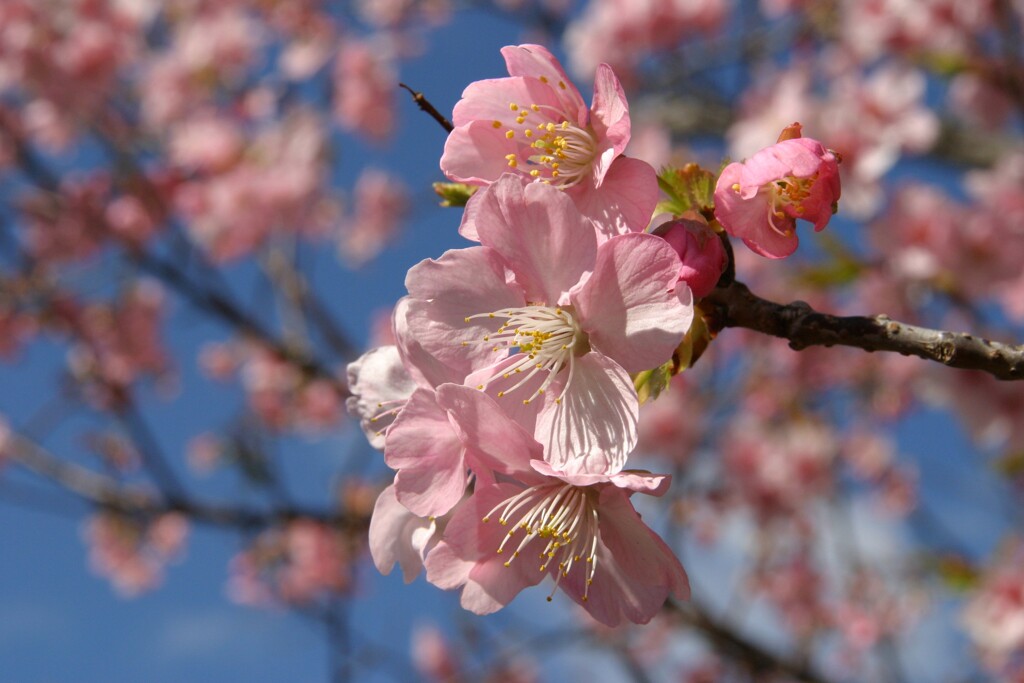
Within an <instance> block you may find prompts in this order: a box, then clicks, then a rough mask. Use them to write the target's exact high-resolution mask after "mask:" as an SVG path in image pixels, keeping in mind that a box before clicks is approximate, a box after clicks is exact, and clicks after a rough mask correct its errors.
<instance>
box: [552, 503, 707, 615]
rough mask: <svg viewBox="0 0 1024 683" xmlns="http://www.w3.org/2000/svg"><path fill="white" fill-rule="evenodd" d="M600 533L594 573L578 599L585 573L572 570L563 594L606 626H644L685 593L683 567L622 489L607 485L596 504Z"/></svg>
mask: <svg viewBox="0 0 1024 683" xmlns="http://www.w3.org/2000/svg"><path fill="white" fill-rule="evenodd" d="M598 514H599V515H600V520H601V521H600V528H601V531H600V534H601V540H600V542H599V543H598V553H597V560H596V562H597V572H596V574H595V575H594V581H593V583H592V584H591V585H590V587H589V590H588V591H587V594H588V599H587V601H584V600H583V595H584V589H585V586H584V580H585V577H584V575H583V574H582V573H580V572H574V573H572V574H570V575H569V576H568V577H566V578H565V579H563V582H562V586H563V588H564V589H565V592H566V593H567V594H568V595H569V596H570V597H571V598H572V599H573V600H575V601H576V602H577V603H579V604H580V605H581V606H582V607H583V608H584V609H586V610H587V611H588V612H589V613H590V615H591V616H592V617H594V618H595V619H596V620H598V621H599V622H601V623H602V624H605V625H606V626H612V627H614V626H618V625H619V624H620V623H622V621H623V620H626V621H631V622H633V623H636V624H646V623H647V622H649V621H650V620H651V618H653V617H654V615H656V614H657V613H658V612H659V611H660V610H661V608H662V606H663V605H664V604H665V600H667V599H668V597H669V596H674V597H675V598H676V599H679V600H685V599H688V598H689V596H690V584H689V580H688V579H687V577H686V571H685V570H684V569H683V566H682V565H681V564H680V563H679V560H678V559H676V557H675V555H674V554H673V553H672V551H671V549H669V547H668V546H667V545H665V542H664V541H662V540H661V538H659V537H658V535H657V534H655V533H654V532H653V531H651V529H650V528H648V527H647V525H646V524H644V523H643V521H641V519H640V516H639V515H638V514H637V513H636V510H634V509H633V505H632V503H630V501H629V498H628V496H627V494H626V493H625V492H623V491H622V490H621V489H616V488H613V487H607V488H605V489H603V490H602V492H601V500H600V504H599V511H598Z"/></svg>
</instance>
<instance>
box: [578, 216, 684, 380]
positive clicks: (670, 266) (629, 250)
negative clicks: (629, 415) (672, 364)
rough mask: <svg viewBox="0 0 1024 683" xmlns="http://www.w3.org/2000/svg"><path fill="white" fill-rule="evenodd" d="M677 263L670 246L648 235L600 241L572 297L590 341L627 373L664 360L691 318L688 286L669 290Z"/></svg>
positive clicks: (678, 341) (678, 265)
mask: <svg viewBox="0 0 1024 683" xmlns="http://www.w3.org/2000/svg"><path fill="white" fill-rule="evenodd" d="M679 268H680V262H679V256H678V255H677V254H676V252H675V250H673V249H672V247H671V246H670V245H669V244H668V243H667V242H665V240H663V239H661V238H660V237H656V236H654V235H646V234H630V235H620V236H617V237H613V238H612V239H610V240H608V241H607V242H605V243H604V244H602V245H601V247H600V248H599V249H598V252H597V263H596V265H595V267H594V273H593V275H591V277H590V279H589V280H587V282H586V283H585V284H584V285H583V287H581V288H580V290H579V291H577V292H575V293H574V295H573V297H572V300H573V303H574V304H575V305H576V310H577V312H578V313H579V315H580V319H581V326H582V327H583V329H585V330H586V331H587V333H588V334H589V335H590V343H591V346H592V347H593V348H594V349H595V350H598V351H600V352H601V353H602V354H605V355H607V356H609V357H611V358H614V359H615V360H616V361H617V362H618V363H619V364H620V365H622V367H623V368H625V369H626V371H627V372H640V371H642V370H648V369H650V368H655V367H657V366H659V365H661V364H662V363H664V362H666V361H667V360H669V359H670V358H671V357H672V352H673V351H675V349H676V347H677V346H679V344H680V342H681V341H682V339H683V334H685V333H686V331H687V330H688V329H690V323H691V322H692V321H693V305H692V298H691V297H690V292H689V288H687V287H686V286H685V285H683V284H680V285H679V291H678V292H673V291H672V290H671V288H672V287H673V286H674V285H675V284H676V280H677V278H678V277H679Z"/></svg>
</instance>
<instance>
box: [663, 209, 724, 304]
mask: <svg viewBox="0 0 1024 683" xmlns="http://www.w3.org/2000/svg"><path fill="white" fill-rule="evenodd" d="M654 234H656V235H660V236H661V237H663V238H664V239H665V241H666V242H668V243H669V245H671V246H672V248H673V249H675V250H676V253H677V254H679V259H680V260H681V261H682V262H683V265H682V267H681V268H680V269H679V279H680V280H682V281H683V282H685V283H686V284H687V285H689V287H690V289H691V290H692V291H693V296H694V297H695V298H697V299H700V298H702V297H705V296H707V295H708V294H709V293H710V292H711V290H712V289H714V288H715V285H716V284H717V283H718V278H720V277H721V276H722V271H724V270H725V267H726V265H728V262H729V257H728V255H727V254H726V253H725V247H723V246H722V240H720V239H719V238H718V235H716V234H715V231H714V230H712V229H711V228H710V227H709V226H708V223H707V221H706V220H704V217H703V216H701V215H700V214H697V213H695V212H692V211H688V212H687V213H686V214H684V215H683V216H682V217H681V218H678V219H676V220H674V221H669V222H668V223H664V224H662V225H660V226H658V228H657V229H656V230H655V231H654Z"/></svg>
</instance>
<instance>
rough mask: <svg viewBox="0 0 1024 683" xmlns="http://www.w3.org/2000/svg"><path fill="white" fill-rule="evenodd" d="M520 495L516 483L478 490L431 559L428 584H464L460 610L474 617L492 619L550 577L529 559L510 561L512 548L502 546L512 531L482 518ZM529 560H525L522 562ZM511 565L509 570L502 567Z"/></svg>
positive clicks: (457, 513)
mask: <svg viewBox="0 0 1024 683" xmlns="http://www.w3.org/2000/svg"><path fill="white" fill-rule="evenodd" d="M521 490H522V487H521V486H517V485H514V484H498V485H495V486H487V487H481V488H478V489H477V491H476V492H475V493H474V494H473V495H472V496H471V497H470V498H469V500H467V501H466V502H465V503H463V504H462V505H460V506H459V507H458V508H457V509H456V510H455V513H454V514H453V515H452V518H451V521H450V522H449V523H448V526H447V528H446V529H445V533H444V540H443V541H442V542H441V543H440V544H438V546H437V547H436V548H434V550H433V551H432V552H431V553H430V555H428V556H427V559H426V562H425V563H424V564H425V566H426V568H427V581H429V582H430V583H432V584H434V585H436V586H439V587H441V588H455V587H457V586H459V585H464V588H463V593H462V606H463V607H464V608H466V609H468V610H470V611H472V612H474V613H476V614H490V613H492V612H496V611H497V610H499V609H501V608H502V607H504V606H505V605H507V604H508V603H509V602H511V600H512V599H513V598H514V597H515V596H516V595H518V594H519V592H520V591H521V590H522V589H523V588H526V587H527V586H533V585H536V584H537V583H540V581H541V580H542V579H544V578H545V577H546V576H547V573H546V572H539V571H537V566H536V565H535V564H534V563H533V562H532V561H529V560H531V559H532V558H528V557H526V556H525V555H524V556H523V557H520V558H516V559H515V560H513V559H512V550H514V549H515V546H512V548H511V549H510V548H508V546H507V545H506V550H505V552H504V553H502V554H498V552H497V550H498V547H499V546H500V545H501V541H502V539H503V538H504V537H505V536H506V535H507V533H508V527H504V526H502V525H501V524H499V523H498V520H497V519H496V515H495V516H494V517H492V518H490V521H488V522H484V521H483V519H484V517H486V516H487V515H488V514H489V513H491V511H492V510H493V509H494V507H495V506H497V505H498V504H499V503H501V502H502V501H505V500H507V499H509V498H510V497H512V496H514V495H516V494H517V493H519V492H520V491H521ZM517 545H518V544H517ZM520 560H527V561H520ZM506 561H509V566H508V567H505V566H504V564H505V562H506Z"/></svg>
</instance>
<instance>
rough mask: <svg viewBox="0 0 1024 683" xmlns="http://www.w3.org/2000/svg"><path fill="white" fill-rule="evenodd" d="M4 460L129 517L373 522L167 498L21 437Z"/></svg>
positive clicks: (359, 525) (353, 525) (7, 444)
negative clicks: (171, 514)
mask: <svg viewBox="0 0 1024 683" xmlns="http://www.w3.org/2000/svg"><path fill="white" fill-rule="evenodd" d="M3 452H4V455H5V456H6V457H7V458H8V459H9V460H10V461H12V462H16V463H18V464H20V465H21V466H23V467H25V468H26V469H28V470H30V471H32V472H35V473H36V474H37V475H39V476H41V477H44V478H45V479H49V480H51V481H53V482H54V483H55V484H57V485H59V486H60V487H61V488H63V489H65V490H67V491H70V492H72V493H74V494H76V495H77V496H78V497H79V498H81V499H83V500H85V501H86V502H87V503H90V504H92V505H96V506H98V507H102V508H107V509H112V510H116V511H117V512H121V513H124V514H126V515H145V516H158V515H161V514H164V513H167V512H178V513H181V514H183V515H185V516H187V517H188V518H189V519H190V520H192V521H194V522H197V523H202V524H209V525H211V526H219V527H227V528H233V529H242V530H245V529H262V528H266V527H269V526H272V525H273V524H276V523H280V522H284V521H288V520H292V519H311V520H314V521H317V522H320V523H322V524H328V525H331V526H333V527H334V528H337V529H342V530H345V531H348V532H351V533H359V534H363V533H365V532H366V529H367V528H368V527H369V518H363V517H361V516H355V515H346V514H344V513H342V512H329V511H325V510H317V509H312V508H304V507H298V506H278V507H274V508H271V509H259V508H253V507H245V506H236V505H220V504H216V503H207V502H204V501H198V500H195V499H192V498H185V497H177V498H164V497H162V496H160V495H159V494H157V493H156V492H155V491H152V490H151V489H149V488H146V487H141V486H131V485H127V484H122V483H121V482H119V481H117V480H116V479H113V478H112V477H109V476H107V475H104V474H100V473H98V472H94V471H93V470H90V469H88V468H85V467H82V466H81V465H77V464H75V463H71V462H67V461H65V460H62V459H61V458H58V457H57V456H55V455H53V454H52V453H50V452H49V451H47V450H46V449H45V448H43V447H42V446H40V445H38V444H36V443H35V442H34V441H31V440H29V439H27V438H25V437H23V436H21V435H19V434H15V433H13V432H12V433H11V434H9V435H8V436H7V437H6V438H5V440H4V442H3Z"/></svg>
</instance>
